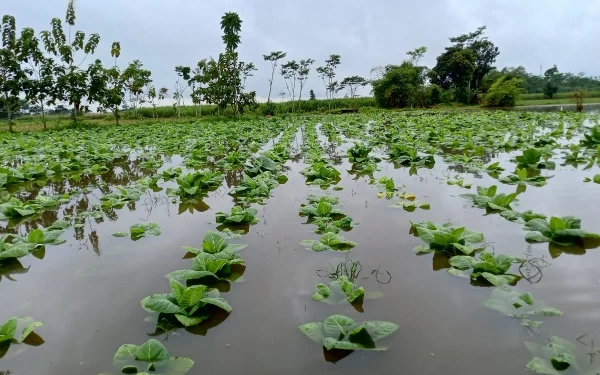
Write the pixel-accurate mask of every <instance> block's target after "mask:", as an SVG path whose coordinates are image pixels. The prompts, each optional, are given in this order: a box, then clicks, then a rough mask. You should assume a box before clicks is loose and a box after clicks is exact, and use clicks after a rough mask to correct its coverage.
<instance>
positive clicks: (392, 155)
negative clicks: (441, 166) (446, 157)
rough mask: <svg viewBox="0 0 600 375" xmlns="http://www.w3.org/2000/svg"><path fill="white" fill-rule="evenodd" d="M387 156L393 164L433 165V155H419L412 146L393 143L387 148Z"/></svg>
mask: <svg viewBox="0 0 600 375" xmlns="http://www.w3.org/2000/svg"><path fill="white" fill-rule="evenodd" d="M388 157H389V159H390V160H391V161H393V162H394V163H395V164H400V165H404V166H413V165H414V166H429V167H433V165H434V164H435V159H434V158H433V155H426V156H420V155H419V153H418V151H417V150H416V149H414V148H408V147H405V146H404V145H399V144H394V145H392V146H391V147H390V149H389V150H388Z"/></svg>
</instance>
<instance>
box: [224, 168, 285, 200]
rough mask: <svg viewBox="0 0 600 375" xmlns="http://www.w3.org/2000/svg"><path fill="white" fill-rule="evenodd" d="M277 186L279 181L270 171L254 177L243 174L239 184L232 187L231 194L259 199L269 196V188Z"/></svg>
mask: <svg viewBox="0 0 600 375" xmlns="http://www.w3.org/2000/svg"><path fill="white" fill-rule="evenodd" d="M277 186H279V182H278V181H277V180H276V179H275V178H274V176H273V175H272V174H271V173H270V172H264V173H262V174H259V175H258V176H256V177H250V176H248V175H247V174H244V177H243V178H242V181H241V182H240V184H239V186H237V187H236V188H234V189H233V194H235V195H236V196H239V197H245V198H249V200H251V201H252V200H254V201H261V200H262V199H263V198H268V197H270V196H271V190H273V189H275V188H276V187H277Z"/></svg>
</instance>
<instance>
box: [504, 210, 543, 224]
mask: <svg viewBox="0 0 600 375" xmlns="http://www.w3.org/2000/svg"><path fill="white" fill-rule="evenodd" d="M500 216H502V217H503V218H505V219H506V220H508V221H518V222H523V223H526V222H528V221H530V220H533V219H545V218H546V215H544V214H539V213H535V212H533V211H532V210H527V211H525V212H517V211H510V210H505V211H502V212H500Z"/></svg>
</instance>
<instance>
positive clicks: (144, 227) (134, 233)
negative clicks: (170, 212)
mask: <svg viewBox="0 0 600 375" xmlns="http://www.w3.org/2000/svg"><path fill="white" fill-rule="evenodd" d="M129 232H130V233H131V239H132V240H134V241H135V240H139V239H140V238H142V237H146V236H160V234H161V231H160V226H159V225H158V224H156V223H148V224H134V225H132V226H131V228H130V229H129Z"/></svg>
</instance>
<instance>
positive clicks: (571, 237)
mask: <svg viewBox="0 0 600 375" xmlns="http://www.w3.org/2000/svg"><path fill="white" fill-rule="evenodd" d="M524 229H525V230H527V231H528V232H527V234H526V236H525V239H526V240H527V241H530V242H550V243H553V244H556V245H561V246H568V245H574V244H577V243H579V242H581V241H583V240H585V239H598V238H600V234H595V233H589V232H586V231H584V230H583V229H581V220H580V219H577V218H575V217H573V216H565V217H562V218H560V217H556V216H552V217H551V218H550V221H547V220H545V219H533V220H529V221H528V222H526V223H525V228H524Z"/></svg>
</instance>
